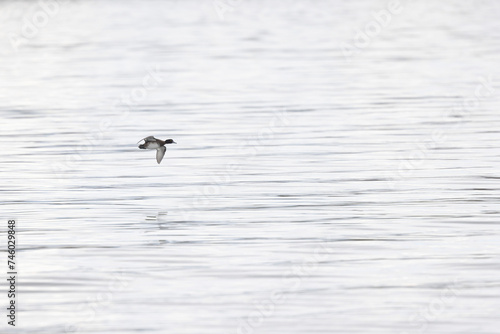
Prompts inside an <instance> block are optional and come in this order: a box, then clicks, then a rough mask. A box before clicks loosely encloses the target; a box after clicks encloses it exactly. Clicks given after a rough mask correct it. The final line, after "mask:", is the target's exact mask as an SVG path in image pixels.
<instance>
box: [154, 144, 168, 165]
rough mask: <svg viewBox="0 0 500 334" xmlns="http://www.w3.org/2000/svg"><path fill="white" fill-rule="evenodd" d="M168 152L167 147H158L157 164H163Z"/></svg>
mask: <svg viewBox="0 0 500 334" xmlns="http://www.w3.org/2000/svg"><path fill="white" fill-rule="evenodd" d="M166 151H167V148H166V147H165V146H161V147H158V148H157V149H156V162H158V163H160V162H161V160H162V159H163V156H164V155H165V152H166Z"/></svg>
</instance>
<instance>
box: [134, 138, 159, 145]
mask: <svg viewBox="0 0 500 334" xmlns="http://www.w3.org/2000/svg"><path fill="white" fill-rule="evenodd" d="M143 140H144V142H146V143H147V142H148V141H149V142H151V141H156V138H155V137H154V136H147V137H146V138H142V139H141V140H139V141H138V142H137V144H139V143H140V142H141V141H143Z"/></svg>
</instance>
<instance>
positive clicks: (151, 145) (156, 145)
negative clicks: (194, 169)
mask: <svg viewBox="0 0 500 334" xmlns="http://www.w3.org/2000/svg"><path fill="white" fill-rule="evenodd" d="M143 140H144V144H141V145H139V148H140V149H143V150H156V162H158V163H160V162H161V160H162V159H163V156H164V155H165V152H166V151H167V148H166V147H165V145H166V144H177V143H176V142H175V141H174V140H173V139H166V140H164V141H163V140H161V139H156V138H155V137H154V136H149V137H146V138H143V139H141V140H139V141H138V142H137V144H139V143H140V142H141V141H143Z"/></svg>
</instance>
